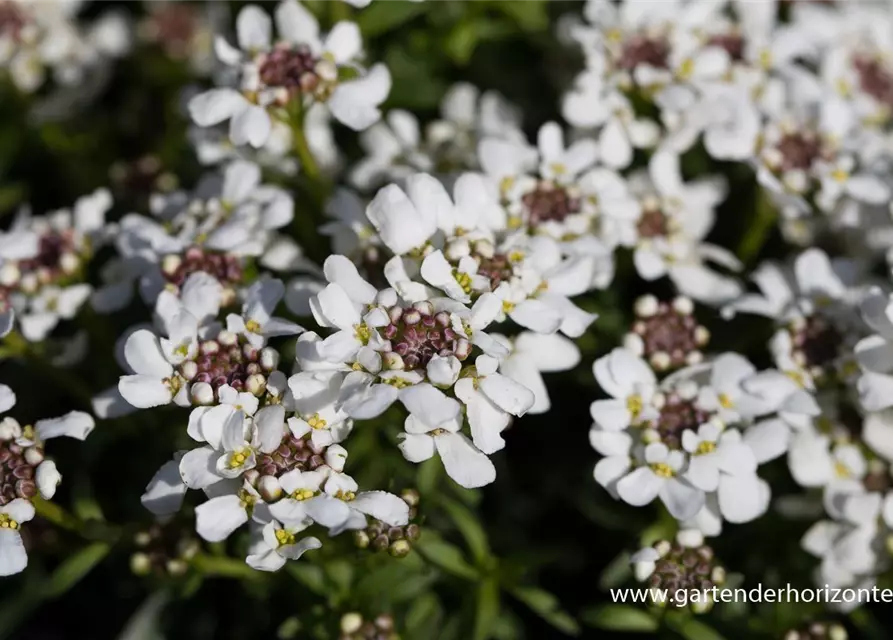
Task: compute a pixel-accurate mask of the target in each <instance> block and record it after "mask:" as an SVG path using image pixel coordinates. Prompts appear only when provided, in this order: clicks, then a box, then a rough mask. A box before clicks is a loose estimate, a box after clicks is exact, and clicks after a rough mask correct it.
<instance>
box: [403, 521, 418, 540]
mask: <svg viewBox="0 0 893 640" xmlns="http://www.w3.org/2000/svg"><path fill="white" fill-rule="evenodd" d="M404 533H405V535H406V539H407V540H411V541H413V542H415V541H416V540H418V539H419V538H421V537H422V528H421V527H419V525H417V524H409V525H406V528H405V529H404Z"/></svg>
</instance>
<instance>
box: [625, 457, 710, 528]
mask: <svg viewBox="0 0 893 640" xmlns="http://www.w3.org/2000/svg"><path fill="white" fill-rule="evenodd" d="M684 463H685V455H684V454H683V453H682V452H681V451H671V450H669V449H668V448H667V446H666V445H665V444H663V443H660V442H655V443H652V444H649V445H648V446H647V447H645V464H644V465H643V466H641V467H638V468H636V469H634V470H633V471H631V472H630V473H628V474H627V475H625V476H624V477H623V478H621V479H620V480H619V481H618V482H617V493H618V495H619V496H620V497H621V498H622V499H623V501H624V502H627V503H629V504H631V505H633V506H636V507H641V506H644V505H646V504H649V503H650V502H652V501H653V500H654V499H655V498H657V497H660V499H661V501H662V502H663V503H664V505H665V506H666V507H667V510H668V511H669V512H670V514H671V515H672V516H673V517H674V518H676V519H677V520H687V519H688V518H691V517H692V516H694V515H695V514H696V513H697V512H698V510H700V508H701V507H702V506H703V505H704V492H703V491H700V490H699V489H697V488H695V487H693V486H692V485H691V484H690V483H689V482H688V481H686V480H685V479H684V478H683V477H681V473H682V471H683V469H682V467H683V465H684Z"/></svg>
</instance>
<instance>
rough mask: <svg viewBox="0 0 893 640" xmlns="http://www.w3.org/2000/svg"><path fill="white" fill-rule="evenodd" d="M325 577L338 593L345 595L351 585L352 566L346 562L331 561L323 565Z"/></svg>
mask: <svg viewBox="0 0 893 640" xmlns="http://www.w3.org/2000/svg"><path fill="white" fill-rule="evenodd" d="M325 572H326V577H327V578H328V579H329V581H330V582H331V583H332V584H333V585H335V587H336V588H337V589H338V593H340V594H342V595H346V594H347V593H348V592H349V591H350V585H351V584H352V583H353V566H352V565H351V563H350V562H348V561H347V560H332V561H330V562H327V563H326V565H325Z"/></svg>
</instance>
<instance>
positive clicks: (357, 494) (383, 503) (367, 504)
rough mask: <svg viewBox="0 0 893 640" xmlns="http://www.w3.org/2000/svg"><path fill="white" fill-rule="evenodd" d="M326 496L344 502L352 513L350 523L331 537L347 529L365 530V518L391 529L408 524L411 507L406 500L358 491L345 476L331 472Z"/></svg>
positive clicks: (346, 522) (333, 531) (373, 492)
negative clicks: (368, 517) (369, 517)
mask: <svg viewBox="0 0 893 640" xmlns="http://www.w3.org/2000/svg"><path fill="white" fill-rule="evenodd" d="M325 492H326V494H328V495H330V496H332V497H334V498H336V499H337V500H340V501H342V502H343V503H344V504H345V505H346V506H347V507H348V509H349V514H348V517H347V519H346V520H344V522H343V523H342V524H341V525H340V526H336V527H333V528H332V529H331V530H330V532H329V533H330V534H331V535H337V534H338V533H340V532H341V531H343V530H345V529H361V528H363V527H365V526H366V516H371V517H373V518H375V519H376V520H378V521H380V522H383V523H384V524H386V525H388V526H390V527H401V526H403V525H406V524H408V523H409V505H408V504H407V503H406V501H405V500H403V499H402V498H400V497H398V496H395V495H394V494H393V493H388V492H387V491H359V487H358V485H357V483H356V480H354V479H353V478H351V477H350V476H349V475H347V474H345V473H340V472H335V471H331V472H330V473H329V476H328V478H327V480H326V481H325ZM321 524H323V523H321Z"/></svg>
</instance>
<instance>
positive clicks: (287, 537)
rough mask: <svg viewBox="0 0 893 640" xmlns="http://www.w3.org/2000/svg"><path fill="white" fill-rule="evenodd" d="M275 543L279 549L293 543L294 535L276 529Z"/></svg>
mask: <svg viewBox="0 0 893 640" xmlns="http://www.w3.org/2000/svg"><path fill="white" fill-rule="evenodd" d="M276 542H278V543H279V546H280V547H284V546H286V545H289V544H294V543H295V534H293V533H289V532H288V531H286V530H285V529H276Z"/></svg>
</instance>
